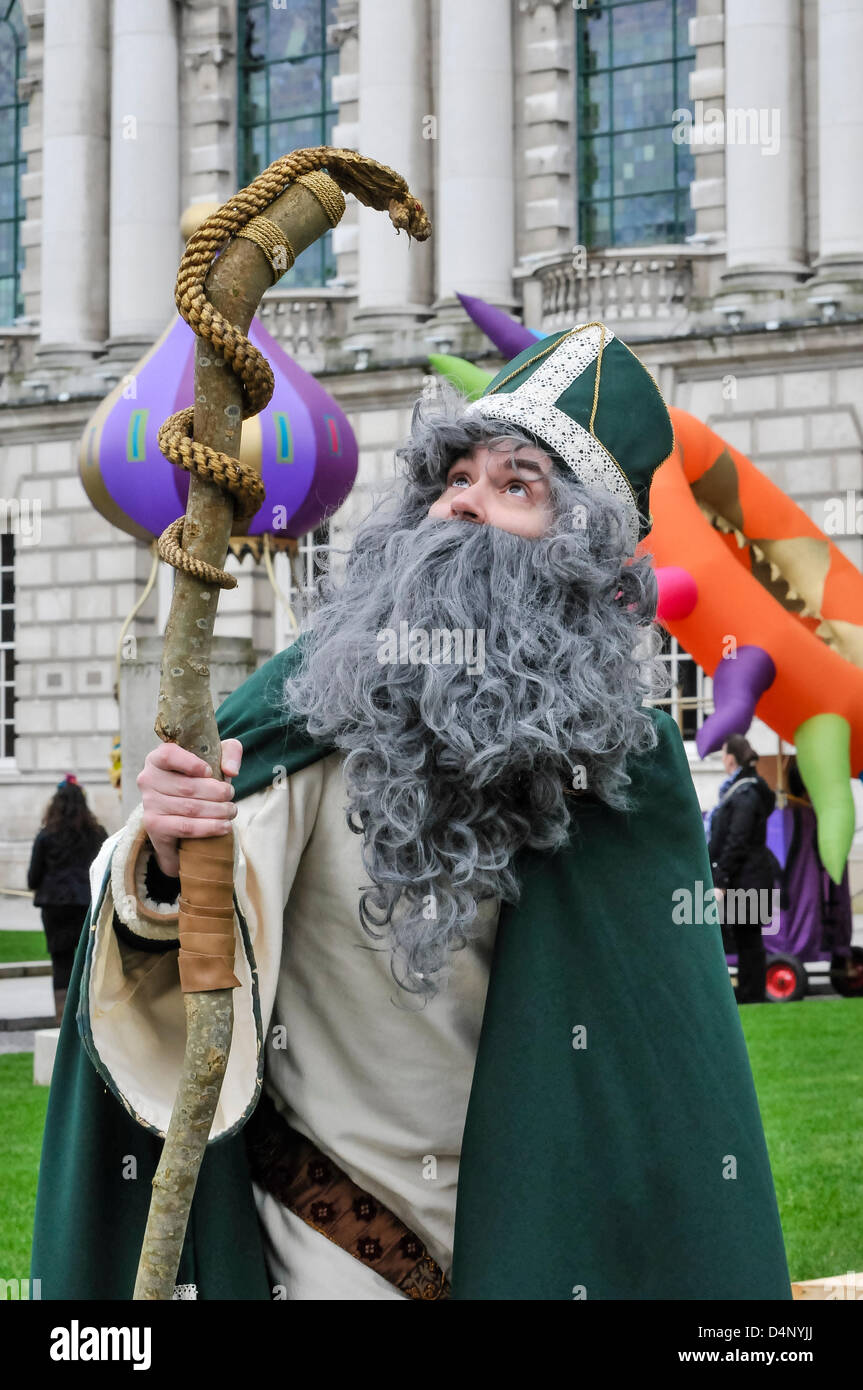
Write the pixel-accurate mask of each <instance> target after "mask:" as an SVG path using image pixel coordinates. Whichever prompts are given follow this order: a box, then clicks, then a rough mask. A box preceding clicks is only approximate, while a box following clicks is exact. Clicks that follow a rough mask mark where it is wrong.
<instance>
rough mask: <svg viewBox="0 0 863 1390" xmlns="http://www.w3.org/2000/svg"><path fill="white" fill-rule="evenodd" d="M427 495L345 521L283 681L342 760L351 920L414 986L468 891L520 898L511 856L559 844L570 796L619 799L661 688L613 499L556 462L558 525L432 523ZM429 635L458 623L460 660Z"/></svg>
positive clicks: (640, 568)
mask: <svg viewBox="0 0 863 1390" xmlns="http://www.w3.org/2000/svg"><path fill="white" fill-rule="evenodd" d="M434 496H435V492H434V488H432V489H431V491H430V490H429V487H424V486H423V485H422V484H421V483H418V484H416V485H414V484H411V483H409V485H408V487H407V489H406V492H405V495H404V497H403V498H402V499H401V501H400V503H399V504H398V507H397V510H396V512H395V514H394V515H390V516H389V517H380V516H379V515H377V514H375V513H373V515H372V516H371V517H370V518H369V519H368V520H367V521H366V523H365V524H364V525H363V526H362V527H361V528H360V530H359V532H358V534H357V536H356V539H355V541H354V544H353V547H352V549H351V551H350V554H349V556H348V560H347V564H346V567H345V575H344V581H343V583H342V584H341V585H340V587H338V588H337V589H336V588H334V587H333V586H332V585H330V591H329V593H328V595H327V597H326V600H325V601H324V603H323V604H322V606H321V607H320V608H319V609H318V610H317V611H316V613H315V616H314V620H313V626H312V637H311V640H310V642H309V647H308V650H307V653H306V656H305V658H304V661H303V665H302V667H301V669H300V671H299V673H298V675H297V676H296V677H294V678H293V679H292V680H288V681H286V683H285V687H284V692H283V698H284V705H285V708H286V710H290V712H291V714H292V715H294V716H296V715H300V716H304V717H305V720H306V722H307V727H308V730H309V733H310V734H311V735H312V736H313V737H315V738H320V739H322V740H325V741H327V742H329V743H332V744H334V745H335V746H336V747H338V748H340V749H342V750H344V752H345V754H346V757H345V764H344V778H345V785H346V788H347V791H348V794H349V803H348V807H347V812H346V814H347V823H348V825H349V827H350V829H351V830H353V831H354V832H355V833H357V834H362V836H363V863H364V866H365V869H366V872H367V873H368V876H369V879H370V880H371V884H372V885H373V886H372V887H370V888H366V889H365V890H364V891H363V892H362V895H361V899H360V904H359V911H360V920H361V922H362V924H363V927H364V929H365V931H366V932H367V933H368V934H369V936H370V937H373V938H374V939H376V940H379V941H380V942H381V943H382V948H383V949H389V950H390V952H391V964H392V973H393V976H394V978H395V980H396V981H397V983H398V984H399V985H400V986H401V987H402V988H403V989H405V990H407V991H409V992H411V993H415V994H418V995H421V996H425V997H429V996H431V995H433V994H434V993H436V992H437V989H438V987H439V983H440V981H441V979H442V978H443V972H444V971H445V968H446V966H447V962H448V961H449V959H450V956H451V953H452V952H453V951H455V950H458V949H460V948H461V947H463V946H464V945H465V944H466V943H467V942H468V941H469V940H470V939H471V937H472V934H475V933H476V930H477V905H478V903H480V902H481V901H483V900H484V899H487V898H497V899H499V900H500V901H501V902H509V903H514V902H516V901H517V900H518V896H519V883H518V879H517V876H516V873H515V871H514V867H513V859H514V856H515V855H516V854H517V852H518V851H519V850H520V849H522V848H523V847H529V848H532V849H539V850H546V851H549V852H551V851H554V850H555V849H557V848H559V847H560V846H562V845H563V844H565V843H566V841H567V839H568V836H569V830H570V818H571V809H572V807H573V805H574V804H575V802H574V799H573V798H572V797H571V796H569V795H567V791H568V790H570V789H571V788H572V787H573V786H576V787H579V788H581V787H586V789H587V791H588V793H589V794H592V795H593V796H595V797H598V798H599V799H600V800H602V801H605V802H607V803H608V804H609V805H611V806H614V807H617V808H619V809H625V808H626V806H627V804H628V803H627V797H626V788H627V785H628V783H629V780H630V779H629V776H628V774H627V771H626V763H627V758H628V756H629V754H630V753H631V752H639V751H646V750H648V749H650V748H652V747H654V746H655V744H656V734H655V730H654V725H653V723H652V721H651V720H650V717H649V715H648V714H647V712H646V710H645V709H644V708H642V701H643V699H644V698H645V697H648V696H655V695H656V694H658V693H660V692H661V690H662V677H661V669H660V667H659V665H658V663H657V662H656V660H655V652H651V653H650V654H649V655H648V656H647V658H645V656H644V637H645V633H646V632H648V630H649V624H650V620H651V619H652V617H653V614H654V611H655V602H656V587H655V579H654V576H653V573H652V570H651V568H650V564H649V561H648V560H647V559H636V560H635V561H633V562H632V563H631V564H628V565H625V566H624V565H623V557H624V554H625V551H624V541H623V528H622V526H621V524H620V515H619V504H618V503H616V502H615V501H614V500H613V499H611V498H610V497H608V496H607V495H606V494H603V493H598V492H595V491H593V492H590V491H588V490H587V489H585V488H583V487H582V486H581V485H580V484H579V483H578V482H577V481H576V480H575V479H574V478H572V477H571V476H569V477H563V476H557V477H556V478H555V482H554V484H553V489H552V498H553V501H554V504H555V513H556V516H557V520H556V521H555V522H554V523H553V525H552V529H551V531H550V533H549V534H548V535H546V536H545V537H543V538H541V539H525V538H524V537H521V536H518V535H513V534H511V533H510V532H508V531H504V530H501V529H499V528H496V527H494V526H490V525H485V524H478V523H476V522H470V521H461V520H459V521H452V520H437V519H431V518H429V517H428V516H427V515H426V512H427V510H428V505H429V501H430V500H434ZM576 503H578V504H581V506H582V507H583V508H584V509H585V510H586V515H587V524H586V525H585V526H580V527H579V528H578V529H574V528H573V526H572V522H571V518H572V514H573V512H572V509H573V506H574V505H575V504H576ZM620 590H623V593H622V594H620ZM404 624H406V627H407V632H408V634H410V633H413V634H414V646H413V650H414V652H415V654H416V657H417V659H415V660H413V661H412V660H410V659H409V652H410V646H409V645H408V644H407V643H406V642H405V641H404V635H405V630H406V629H405V627H404V626H402V625H404ZM388 629H389V630H391V632H393V633H394V634H395V637H396V639H397V640H396V641H395V643H394V642H393V640H392V638H390V637H388V636H387V631H386V630H388ZM435 629H437V630H439V631H440V630H444V631H447V632H450V633H454V634H462V635H463V639H464V643H465V648H466V652H465V656H466V659H463V660H461V661H458V660H455V661H454V660H449V661H447V660H445V659H443V657H444V656H445V654H446V651H447V644H446V640H444V641H442V642H439V647H438V649H437V650H436V649H435V646H434V638H433V633H434V630H435ZM470 633H473V634H477V635H478V634H481V659H480V639H479V637H478V636H477V637H476V638H475V639H474V645H473V646H472V647H471V645H470V644H471V639H470V636H469V634H470ZM417 634H419V635H417ZM422 634H426V637H425V638H423V636H422ZM399 639H401V640H399ZM640 642H641V645H642V654H641V655H639V654H638V651H637V648H638V646H639V643H640ZM648 645H650V643H649V642H648ZM653 645H654V648H655V646H656V643H654V644H653ZM382 650H383V651H384V659H381V652H382ZM429 653H430V656H429V659H428V660H427V661H423V660H422V656H423V655H424V654H429ZM452 654H453V653H452V651H450V656H452ZM455 655H456V656H458V655H459V653H458V651H456V652H455ZM436 656H437V657H438V658H439V659H435V657H436ZM574 778H575V781H574Z"/></svg>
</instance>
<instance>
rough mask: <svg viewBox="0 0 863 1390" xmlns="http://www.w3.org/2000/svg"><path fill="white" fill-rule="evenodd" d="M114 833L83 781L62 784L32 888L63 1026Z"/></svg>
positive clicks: (46, 822) (47, 817)
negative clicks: (94, 887)
mask: <svg viewBox="0 0 863 1390" xmlns="http://www.w3.org/2000/svg"><path fill="white" fill-rule="evenodd" d="M107 838H108V832H107V830H106V829H105V827H104V826H103V825H100V824H99V822H98V821H97V819H96V817H95V816H94V815H93V813H92V811H91V810H90V808H89V806H88V805H87V799H86V797H85V795H84V792H83V791H82V790H81V788H80V786H79V785H78V779H77V778H76V777H74V776H73V775H72V774H71V773H67V775H66V777H65V778H64V780H63V781H62V782H58V783H57V790H56V792H55V793H54V795H53V797H52V798H51V801H50V802H49V804H48V808H47V810H46V811H45V814H44V816H43V817H42V828H41V829H40V831H39V833H38V834H37V836H36V839H35V840H34V841H33V850H32V853H31V855H30V867H29V869H28V870H27V887H28V888H32V889H33V890H34V893H33V902H34V904H35V905H36V907H40V908H41V909H42V926H43V927H44V930H45V937H46V940H47V942H48V954H49V955H50V957H51V968H52V974H53V977H54V1011H55V1015H56V1019H57V1026H58V1027H59V1025H60V1022H61V1020H62V1018H63V1006H64V1004H65V1002H66V990H67V988H68V985H69V976H70V975H71V972H72V961H73V959H74V956H75V948H76V946H77V945H78V938H79V937H80V935H81V928H82V927H83V925H84V919H85V918H86V916H87V908H88V906H89V903H90V865H91V863H92V862H93V860H94V859H95V857H96V855H97V854H98V852H99V846H100V845H101V844H102V842H103V840H106V839H107Z"/></svg>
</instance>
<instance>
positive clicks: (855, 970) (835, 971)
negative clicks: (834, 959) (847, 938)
mask: <svg viewBox="0 0 863 1390" xmlns="http://www.w3.org/2000/svg"><path fill="white" fill-rule="evenodd" d="M830 983H831V985H832V986H833V988H834V989H835V991H836V993H837V994H843V995H844V996H845V997H846V999H848V998H852V997H855V996H857V995H863V946H852V947H851V955H850V956H848V957H846V958H845V959H843V960H842V962H841V964H839V965H838V966H834V965H831V967H830Z"/></svg>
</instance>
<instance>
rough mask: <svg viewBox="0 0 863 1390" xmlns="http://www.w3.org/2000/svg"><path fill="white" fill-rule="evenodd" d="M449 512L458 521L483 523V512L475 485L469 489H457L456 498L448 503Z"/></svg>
mask: <svg viewBox="0 0 863 1390" xmlns="http://www.w3.org/2000/svg"><path fill="white" fill-rule="evenodd" d="M450 510H451V512H452V514H453V516H454V517H457V518H458V520H459V521H478V522H484V521H485V511H484V509H483V505H482V499H481V497H480V495H479V489H478V487H477V485H476V483H474V484H473V485H472V486H471V487H463V488H460V489H459V492H458V496H457V497H454V498H453V499H452V502H451V503H450Z"/></svg>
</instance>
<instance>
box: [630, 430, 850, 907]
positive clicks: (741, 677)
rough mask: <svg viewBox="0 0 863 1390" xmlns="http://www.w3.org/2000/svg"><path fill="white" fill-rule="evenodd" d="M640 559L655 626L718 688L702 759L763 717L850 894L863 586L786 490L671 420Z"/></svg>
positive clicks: (710, 436) (826, 855) (825, 856)
mask: <svg viewBox="0 0 863 1390" xmlns="http://www.w3.org/2000/svg"><path fill="white" fill-rule="evenodd" d="M671 419H672V422H673V425H674V432H675V437H676V443H677V448H676V450H675V453H674V455H672V457H671V458H670V459H669V460H668V461H667V462H666V463H664V464H663V465H662V467H661V468H660V469H659V470H658V471H657V472H656V474H655V475H654V478H653V483H652V486H651V492H650V509H651V513H652V516H653V529H652V530H651V532H650V534H649V535H648V536H647V537H646V539H645V540H644V541H643V542H642V545H641V550H643V551H646V552H647V553H649V554H652V555H653V557H654V563H655V565H656V569H657V579H658V581H659V607H658V611H657V617H658V618H659V620H660V621H661V622H662V623H663V625H664V626H665V627H666V628H667V629H668V630H669V632H671V633H672V634H673V635H674V636H675V637H676V638H677V639H678V640H679V642H680V643H681V645H682V646H683V647H684V648H685V649H686V651H687V652H689V653H690V654H691V655H692V656H693V657H694V658H695V660H696V661H697V662H698V664H699V665H700V666H702V667H703V668H704V670H705V671H706V672H707V673H708V675H712V676H713V688H714V704H715V713H714V714H712V715H711V716H710V717H709V718H708V719H707V720H706V722H705V724H704V726H703V728H702V729H700V730H699V735H698V739H697V743H698V751H699V753H700V754H701V756H702V757H703V756H704V755H705V754H706V753H709V752H711V751H712V750H713V749H715V748H719V747H721V745H722V743H723V742H724V741H725V739H726V738H728V737H729V735H730V734H732V733H745V732H746V730H747V729H748V727H749V724H750V722H751V720H752V718H753V715H756V714H757V716H758V717H759V718H760V719H762V720H763V721H764V722H765V723H766V724H768V725H769V726H770V728H772V729H775V730H776V732H777V733H778V734H780V735H781V737H782V738H783V739H785V740H787V741H788V742H789V743H793V744H794V745H795V747H796V750H797V760H798V766H799V768H800V772H801V775H802V777H803V780H804V782H805V784H806V787H807V790H808V791H809V794H810V796H811V798H812V803H813V806H814V808H815V813H816V816H817V818H818V849H819V853H820V855H821V859H822V862H823V863H824V866H825V868H826V869H827V871H828V873H829V874H830V876H831V878H832V879H834V881H835V882H837V883H838V882H839V881H840V880H841V877H842V873H843V870H844V867H845V861H846V859H847V857H848V851H849V849H850V846H851V840H852V838H853V835H854V800H853V796H852V794H851V784H850V779H851V777H852V776H856V775H857V774H859V773H861V771H863V575H861V573H860V571H859V570H858V569H856V567H855V566H854V565H853V564H852V563H851V562H850V560H848V559H847V558H846V557H845V556H844V555H843V554H842V552H841V551H840V550H839V549H838V548H837V546H835V545H834V544H833V542H832V541H831V540H830V539H829V537H828V536H826V535H824V533H823V532H822V531H820V530H819V529H818V527H817V526H816V525H815V524H814V522H812V521H810V519H809V518H808V517H807V516H806V514H805V512H803V511H801V509H800V507H798V506H797V505H796V503H794V502H793V501H792V500H791V498H790V497H788V496H787V495H786V494H785V493H784V492H782V491H781V489H780V488H778V487H776V486H775V485H774V484H773V483H771V482H770V481H769V479H768V478H766V477H765V476H764V474H763V473H760V472H759V471H758V469H757V468H756V467H755V466H754V464H753V463H751V462H750V460H749V459H748V458H746V457H745V456H744V455H743V454H741V453H740V452H739V451H738V450H737V449H734V448H732V446H731V445H730V444H727V443H726V442H725V441H724V440H723V439H721V438H720V436H719V435H718V434H716V433H715V432H714V431H713V430H711V429H710V428H709V427H708V426H707V425H704V424H702V423H701V421H699V420H696V419H695V418H694V417H693V416H692V415H688V414H686V412H685V411H682V410H675V409H672V410H671Z"/></svg>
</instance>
